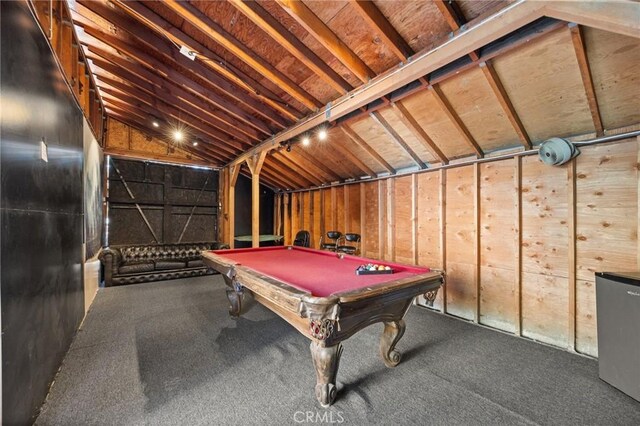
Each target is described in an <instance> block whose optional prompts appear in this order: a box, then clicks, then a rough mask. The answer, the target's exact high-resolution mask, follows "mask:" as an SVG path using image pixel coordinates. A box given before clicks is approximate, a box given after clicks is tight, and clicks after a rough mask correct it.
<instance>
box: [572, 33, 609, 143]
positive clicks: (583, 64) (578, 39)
mask: <svg viewBox="0 0 640 426" xmlns="http://www.w3.org/2000/svg"><path fill="white" fill-rule="evenodd" d="M569 30H570V31H571V40H572V41H573V49H574V50H575V52H576V59H577V60H578V67H579V68H580V76H581V77H582V84H583V85H584V91H585V93H586V95H587V102H588V103H589V111H591V118H592V119H593V126H594V127H595V129H596V135H598V136H602V135H604V126H603V124H602V117H601V115H600V107H599V106H598V98H597V96H596V89H595V87H594V86H593V78H592V77H591V67H590V66H589V60H588V58H587V51H586V48H585V45H584V37H583V36H582V28H581V27H580V25H576V24H569Z"/></svg>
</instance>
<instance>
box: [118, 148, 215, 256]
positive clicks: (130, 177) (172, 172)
mask: <svg viewBox="0 0 640 426" xmlns="http://www.w3.org/2000/svg"><path fill="white" fill-rule="evenodd" d="M109 170H110V171H109V191H108V197H107V200H108V204H109V245H120V244H154V243H176V242H182V243H191V242H205V241H206V242H211V241H216V240H217V239H218V180H219V179H218V172H217V171H215V170H209V169H203V168H194V167H187V166H173V165H168V164H159V163H154V162H149V161H136V160H125V159H119V158H111V160H110V169H109ZM131 195H133V198H132V197H131ZM136 203H137V204H138V206H139V207H140V209H141V210H142V212H143V213H144V217H143V215H141V214H140V212H139V211H138V208H137V207H136ZM145 219H146V221H145ZM147 223H148V224H147ZM151 230H153V232H151ZM154 234H155V237H154ZM156 238H157V241H156Z"/></svg>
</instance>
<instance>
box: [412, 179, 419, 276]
mask: <svg viewBox="0 0 640 426" xmlns="http://www.w3.org/2000/svg"><path fill="white" fill-rule="evenodd" d="M411 250H412V254H413V264H414V265H417V264H418V175H417V174H416V173H413V174H412V175H411Z"/></svg>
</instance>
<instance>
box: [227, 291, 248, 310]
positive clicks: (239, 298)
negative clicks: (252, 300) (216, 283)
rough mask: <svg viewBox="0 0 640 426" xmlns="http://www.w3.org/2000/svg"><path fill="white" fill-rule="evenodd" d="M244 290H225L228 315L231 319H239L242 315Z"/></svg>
mask: <svg viewBox="0 0 640 426" xmlns="http://www.w3.org/2000/svg"><path fill="white" fill-rule="evenodd" d="M244 298H245V290H244V289H233V288H228V289H227V299H229V315H231V316H232V317H239V316H240V315H241V314H242V310H243V308H244Z"/></svg>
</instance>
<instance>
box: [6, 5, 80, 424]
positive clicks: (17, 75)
mask: <svg viewBox="0 0 640 426" xmlns="http://www.w3.org/2000/svg"><path fill="white" fill-rule="evenodd" d="M0 8H1V9H0V20H1V24H0V27H1V34H0V51H1V52H2V60H1V62H2V66H1V71H0V73H1V74H0V84H1V90H2V96H1V97H0V99H1V102H2V105H1V106H0V108H1V110H2V119H1V122H0V173H1V187H0V232H1V234H0V292H1V294H0V299H1V307H2V309H1V311H2V318H1V323H2V423H3V424H25V423H30V422H32V420H33V417H34V415H35V414H36V413H37V410H38V408H39V407H40V405H41V404H42V402H43V401H44V398H45V396H46V393H47V390H48V388H49V384H50V383H51V381H52V380H53V378H54V375H55V373H56V371H57V369H58V367H59V366H60V364H61V362H62V358H63V356H64V354H65V353H66V351H67V349H68V348H69V345H70V344H71V340H72V338H73V335H74V333H75V331H76V330H77V328H78V326H79V324H80V321H81V319H82V316H83V314H84V297H83V284H82V233H83V216H82V204H83V188H82V164H83V157H82V114H81V112H80V109H79V108H78V106H77V104H76V103H75V101H74V100H73V98H72V95H71V93H70V91H69V89H68V87H67V85H66V83H65V82H64V80H63V77H62V75H61V73H60V71H59V69H58V67H57V66H56V64H55V62H54V59H53V54H52V53H51V50H50V49H49V46H48V45H47V42H46V40H45V37H44V35H43V34H42V32H41V31H40V30H39V28H38V27H37V25H36V23H35V20H34V19H33V17H32V16H31V14H30V12H29V10H28V9H27V6H26V3H25V2H14V1H2V2H0ZM42 138H44V140H45V142H46V143H47V145H48V162H45V161H43V160H41V159H40V141H41V140H42Z"/></svg>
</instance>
